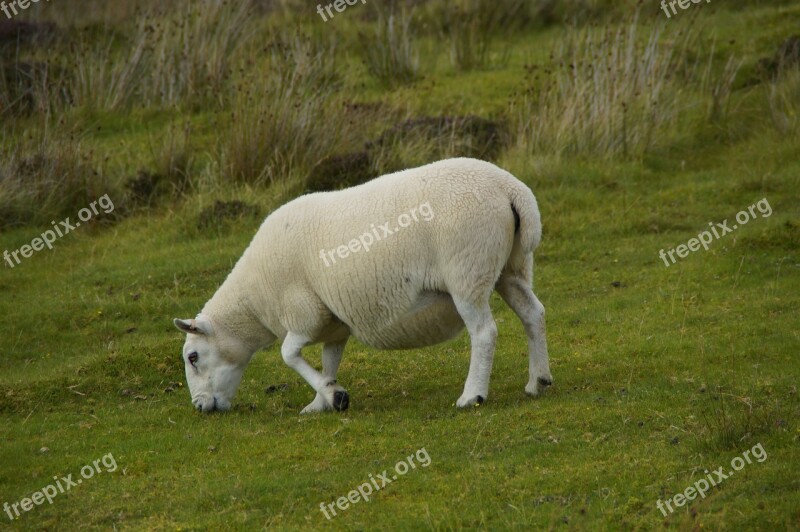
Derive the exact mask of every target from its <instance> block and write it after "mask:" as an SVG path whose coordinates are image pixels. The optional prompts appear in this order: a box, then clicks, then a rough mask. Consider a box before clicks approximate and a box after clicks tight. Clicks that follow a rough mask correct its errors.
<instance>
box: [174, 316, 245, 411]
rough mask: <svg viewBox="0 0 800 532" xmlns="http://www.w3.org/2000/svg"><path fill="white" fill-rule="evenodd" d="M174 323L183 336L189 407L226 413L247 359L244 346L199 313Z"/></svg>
mask: <svg viewBox="0 0 800 532" xmlns="http://www.w3.org/2000/svg"><path fill="white" fill-rule="evenodd" d="M174 323H175V326H176V327H177V328H178V330H180V331H183V332H185V333H186V343H185V344H184V345H183V362H184V364H185V366H186V382H187V384H188V385H189V392H190V393H191V394H192V404H193V405H194V406H195V408H197V409H198V410H200V411H201V412H206V413H208V412H213V411H214V410H221V411H224V410H229V409H230V407H231V401H232V400H233V397H234V395H236V389H237V388H238V387H239V382H241V380H242V374H243V373H244V369H245V367H246V366H247V362H248V359H249V357H248V356H247V355H246V350H245V349H244V346H243V345H241V342H239V341H238V340H237V339H236V338H235V337H233V335H231V334H227V333H226V331H224V330H223V329H222V328H219V327H216V328H215V327H214V326H213V325H212V323H211V320H210V319H209V318H208V317H206V316H203V315H202V314H201V315H200V316H198V317H197V318H196V319H194V320H178V319H176V320H175V321H174Z"/></svg>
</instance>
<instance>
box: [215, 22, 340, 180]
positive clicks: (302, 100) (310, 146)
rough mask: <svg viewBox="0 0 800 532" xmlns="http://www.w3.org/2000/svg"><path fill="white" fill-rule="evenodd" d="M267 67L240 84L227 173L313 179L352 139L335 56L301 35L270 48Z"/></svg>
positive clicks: (225, 148)
mask: <svg viewBox="0 0 800 532" xmlns="http://www.w3.org/2000/svg"><path fill="white" fill-rule="evenodd" d="M268 53H269V55H270V57H269V61H268V65H267V67H266V70H265V71H264V72H258V73H257V74H256V75H252V76H249V77H247V78H246V79H244V80H243V81H242V82H240V83H239V84H238V85H237V86H236V89H235V94H234V96H233V103H232V112H231V115H230V118H231V119H230V124H229V126H228V129H227V130H226V132H225V136H224V137H222V138H221V139H220V145H219V149H218V153H217V161H218V163H219V164H218V167H219V169H220V170H219V171H220V172H221V174H222V177H223V178H230V179H232V180H234V181H236V182H240V183H247V184H251V185H257V186H258V185H269V184H272V183H275V182H276V181H280V180H285V179H288V178H290V177H292V176H294V177H305V176H306V175H307V174H308V172H309V171H310V170H311V168H313V167H314V165H316V164H317V163H318V162H319V161H321V160H323V159H324V158H325V157H328V156H330V155H332V154H333V153H334V152H335V151H336V150H337V148H338V147H339V146H340V145H341V144H342V142H344V141H345V139H346V138H347V137H348V133H347V130H348V128H349V125H350V123H349V122H348V120H347V119H346V117H345V116H344V105H343V104H342V102H341V100H340V99H339V96H338V94H337V93H338V87H339V86H340V83H339V77H338V75H337V74H336V70H335V64H334V58H335V54H334V53H333V51H332V50H331V49H330V48H326V47H324V46H322V45H321V44H319V43H316V42H314V41H311V40H309V39H308V38H306V37H302V36H295V37H289V38H283V39H280V40H279V41H277V42H275V43H273V44H272V45H271V46H270V47H269V52H268Z"/></svg>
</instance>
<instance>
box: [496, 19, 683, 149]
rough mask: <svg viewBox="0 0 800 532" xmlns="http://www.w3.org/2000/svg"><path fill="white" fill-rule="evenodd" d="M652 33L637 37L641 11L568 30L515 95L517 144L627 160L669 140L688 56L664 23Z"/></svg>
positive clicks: (531, 69)
mask: <svg viewBox="0 0 800 532" xmlns="http://www.w3.org/2000/svg"><path fill="white" fill-rule="evenodd" d="M648 31H649V34H648V35H645V36H640V27H639V23H638V16H636V17H634V18H633V19H632V20H631V21H630V22H629V23H627V24H625V25H620V26H619V27H618V28H617V29H598V28H583V29H575V28H572V29H570V30H568V31H567V32H566V38H565V39H563V40H562V41H560V43H559V44H558V45H556V48H555V49H554V50H553V52H552V54H551V64H549V65H547V66H545V67H539V66H532V67H529V71H530V74H531V76H532V79H531V81H532V83H531V85H530V87H529V88H528V89H527V90H526V91H525V92H524V93H523V94H521V95H520V96H518V97H517V98H516V99H514V100H513V101H512V106H511V120H512V121H513V123H514V124H515V127H514V129H515V131H516V139H517V145H518V147H519V148H521V149H522V150H524V151H526V152H549V153H555V154H558V155H562V154H578V155H586V156H598V157H603V158H615V157H622V158H628V157H641V156H642V155H643V154H644V153H645V152H646V151H647V150H648V149H650V148H651V147H653V146H654V145H656V144H657V143H659V142H660V141H663V140H664V139H667V138H669V136H670V130H671V128H672V126H673V125H674V124H675V122H676V119H677V116H678V114H679V111H680V109H681V97H682V93H683V91H682V89H681V84H680V83H679V80H678V79H677V76H676V75H675V72H676V71H677V70H678V68H677V67H678V65H679V64H681V63H682V62H683V61H685V57H684V56H683V54H682V53H681V51H680V47H679V45H680V43H677V44H674V43H673V44H665V43H664V42H662V29H661V27H656V28H655V29H653V30H652V31H650V30H648ZM686 35H687V34H684V38H689V37H687V36H686Z"/></svg>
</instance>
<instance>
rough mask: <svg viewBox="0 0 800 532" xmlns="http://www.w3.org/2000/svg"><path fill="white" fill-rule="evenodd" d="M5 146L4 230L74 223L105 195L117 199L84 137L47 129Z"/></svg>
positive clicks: (0, 176) (1, 162)
mask: <svg viewBox="0 0 800 532" xmlns="http://www.w3.org/2000/svg"><path fill="white" fill-rule="evenodd" d="M3 146H4V147H3V148H2V152H0V229H4V228H9V227H15V226H21V225H26V224H48V223H50V221H52V220H59V219H63V218H65V217H67V216H72V217H74V216H75V213H76V212H78V211H79V210H80V209H82V208H84V207H86V206H87V205H89V204H90V203H91V202H92V201H95V200H96V199H97V198H99V197H101V196H103V195H104V194H109V195H110V196H111V197H112V199H114V198H115V197H118V195H117V194H116V189H114V188H113V187H112V186H111V184H110V182H109V180H108V179H107V177H106V175H105V172H104V171H103V165H102V164H97V163H96V161H95V154H94V153H93V152H92V151H90V150H87V149H85V148H84V147H83V143H82V135H81V133H78V132H70V131H64V130H61V129H57V126H56V129H50V128H48V127H45V128H43V130H42V131H41V132H39V131H37V132H35V133H26V134H23V135H22V136H21V137H20V138H19V139H18V140H16V141H11V142H10V143H9V144H5V143H3ZM114 215H115V216H116V215H118V212H117V211H116V210H115V212H114Z"/></svg>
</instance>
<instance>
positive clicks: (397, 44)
mask: <svg viewBox="0 0 800 532" xmlns="http://www.w3.org/2000/svg"><path fill="white" fill-rule="evenodd" d="M412 15H413V8H409V9H408V10H406V9H403V10H401V11H400V12H399V14H398V13H397V12H395V11H390V12H389V13H388V14H387V13H385V12H381V13H380V14H379V17H378V20H377V22H376V23H375V32H374V33H373V34H365V33H360V34H359V40H360V43H361V46H360V48H361V50H362V54H363V59H364V64H365V65H366V66H367V69H368V70H369V72H370V74H372V75H373V76H374V77H375V78H376V79H377V80H378V81H379V82H380V83H381V84H382V85H384V86H385V87H389V88H394V87H398V86H401V85H405V84H407V83H411V82H413V81H415V80H416V79H417V78H418V75H419V52H418V50H417V45H416V37H415V33H414V28H413V26H412V23H411V21H412Z"/></svg>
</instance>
